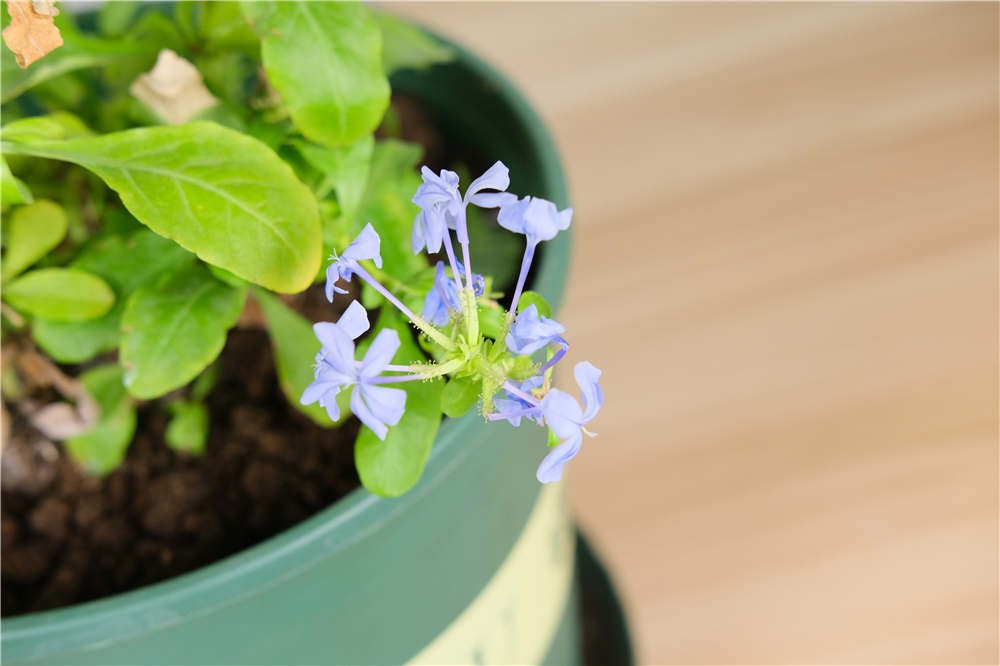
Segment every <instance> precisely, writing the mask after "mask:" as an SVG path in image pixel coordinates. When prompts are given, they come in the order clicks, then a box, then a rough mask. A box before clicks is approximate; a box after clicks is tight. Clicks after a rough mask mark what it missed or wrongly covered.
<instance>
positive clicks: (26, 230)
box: [3, 199, 66, 282]
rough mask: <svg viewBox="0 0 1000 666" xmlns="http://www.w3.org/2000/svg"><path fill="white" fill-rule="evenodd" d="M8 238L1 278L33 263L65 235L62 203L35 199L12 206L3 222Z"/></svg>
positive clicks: (64, 216) (14, 273)
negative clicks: (15, 208)
mask: <svg viewBox="0 0 1000 666" xmlns="http://www.w3.org/2000/svg"><path fill="white" fill-rule="evenodd" d="M6 227H7V242H6V245H7V247H6V250H5V252H4V255H3V281H4V282H6V281H7V280H9V279H11V278H13V277H14V276H16V275H17V274H18V273H20V272H21V271H23V270H24V269H25V268H27V267H28V266H30V265H32V264H33V263H35V262H36V261H38V260H39V259H41V258H42V257H44V256H45V255H46V254H47V253H48V252H49V250H51V249H52V248H54V247H55V246H57V245H59V243H60V242H62V239H63V238H64V237H65V236H66V213H65V211H63V209H62V206H60V205H59V204H57V203H55V202H52V201H49V200H48V199H39V200H38V201H36V202H34V203H31V204H28V205H27V206H21V207H20V208H18V209H17V210H15V211H14V212H13V213H12V214H11V216H10V220H9V221H8V222H7V223H6Z"/></svg>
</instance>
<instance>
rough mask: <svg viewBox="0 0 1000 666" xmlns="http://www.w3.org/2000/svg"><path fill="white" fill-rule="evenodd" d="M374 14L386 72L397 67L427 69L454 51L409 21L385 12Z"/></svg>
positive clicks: (453, 55)
mask: <svg viewBox="0 0 1000 666" xmlns="http://www.w3.org/2000/svg"><path fill="white" fill-rule="evenodd" d="M374 16H375V20H376V21H377V22H378V25H379V28H381V30H382V69H383V70H384V71H385V73H386V74H391V73H392V72H394V71H396V70H397V69H427V68H428V67H430V66H431V65H437V64H439V63H446V62H451V61H452V60H454V59H455V53H454V51H452V50H451V49H450V48H448V47H447V46H445V45H444V44H442V43H441V42H439V41H437V40H436V39H434V38H433V37H431V36H430V35H428V34H427V33H426V32H424V31H423V30H421V29H420V28H418V27H417V26H415V25H413V24H412V23H410V22H408V21H404V20H403V19H401V18H399V17H397V16H393V15H392V14H387V13H384V12H375V13H374Z"/></svg>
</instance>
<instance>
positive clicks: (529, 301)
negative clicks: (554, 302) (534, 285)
mask: <svg viewBox="0 0 1000 666" xmlns="http://www.w3.org/2000/svg"><path fill="white" fill-rule="evenodd" d="M532 305H534V306H535V308H537V309H538V314H540V315H541V316H543V317H552V306H551V305H549V302H548V301H547V300H545V297H544V296H542V295H541V294H539V293H538V292H537V291H525V292H522V293H521V300H519V301H518V302H517V311H518V313H521V312H524V311H525V310H527V309H528V308H529V307H530V306H532Z"/></svg>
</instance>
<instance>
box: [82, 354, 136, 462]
mask: <svg viewBox="0 0 1000 666" xmlns="http://www.w3.org/2000/svg"><path fill="white" fill-rule="evenodd" d="M80 383H82V384H83V386H84V388H86V389H87V392H88V393H90V395H92V396H93V397H94V399H95V400H96V401H97V404H98V406H99V407H100V408H101V416H100V418H99V419H98V421H97V424H96V425H95V426H94V427H93V428H91V429H90V430H88V431H87V432H85V433H84V434H82V435H78V436H76V437H73V438H71V439H68V440H66V450H67V451H68V452H69V454H70V455H71V456H72V457H73V458H74V459H75V460H76V461H77V462H79V463H80V464H81V465H83V467H84V468H85V469H86V470H87V471H88V472H90V473H92V474H107V473H108V472H110V471H111V470H113V469H114V468H115V467H117V466H118V465H119V464H120V463H121V461H122V460H123V459H124V458H125V451H126V450H128V445H129V444H130V443H131V442H132V435H133V434H135V424H136V414H135V405H134V404H133V403H132V399H131V398H129V396H128V394H127V393H126V392H125V387H124V386H123V385H122V370H121V368H120V367H118V366H117V365H101V366H98V367H96V368H92V369H90V370H88V371H87V372H85V373H83V374H82V375H80Z"/></svg>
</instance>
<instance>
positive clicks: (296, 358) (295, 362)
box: [253, 289, 350, 428]
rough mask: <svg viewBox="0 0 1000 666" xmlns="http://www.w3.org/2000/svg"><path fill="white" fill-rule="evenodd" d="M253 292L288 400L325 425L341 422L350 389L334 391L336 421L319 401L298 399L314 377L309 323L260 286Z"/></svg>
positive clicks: (346, 413) (314, 341) (314, 346)
mask: <svg viewBox="0 0 1000 666" xmlns="http://www.w3.org/2000/svg"><path fill="white" fill-rule="evenodd" d="M253 295H254V298H256V299H257V302H258V303H259V304H260V309H261V310H263V311H264V316H265V317H266V318H267V332H268V333H269V334H270V336H271V347H272V348H273V349H274V365H275V368H276V369H277V371H278V382H279V383H280V384H281V390H282V391H283V392H284V394H285V397H286V398H288V402H290V403H291V404H292V405H294V406H295V408H296V409H298V410H299V411H301V412H302V413H303V414H305V415H306V416H308V417H309V418H310V419H312V420H313V421H314V422H315V423H316V424H318V425H321V426H323V427H325V428H329V427H331V426H335V425H337V424H339V423H342V422H343V421H344V420H345V419H346V418H347V417H348V416H349V415H350V410H349V406H348V402H349V400H350V390H345V391H341V392H340V393H339V394H338V395H337V404H338V405H340V420H339V421H337V423H333V422H331V421H330V417H329V416H327V414H326V410H325V409H324V408H322V407H320V406H319V404H318V403H313V404H311V405H303V404H302V403H300V402H299V398H301V397H302V392H303V391H305V390H306V387H307V386H309V384H311V383H312V381H313V363H314V362H315V356H316V352H317V351H318V350H319V346H320V345H319V341H318V340H317V339H316V335H315V334H314V333H313V329H312V324H310V323H309V321H308V320H307V319H306V318H305V317H303V316H302V315H300V314H298V313H297V312H295V311H293V310H292V309H291V308H289V307H288V306H286V305H285V304H284V303H282V302H281V301H280V300H279V299H278V298H277V297H275V296H274V295H273V294H269V293H268V292H266V291H264V290H263V289H254V292H253Z"/></svg>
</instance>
